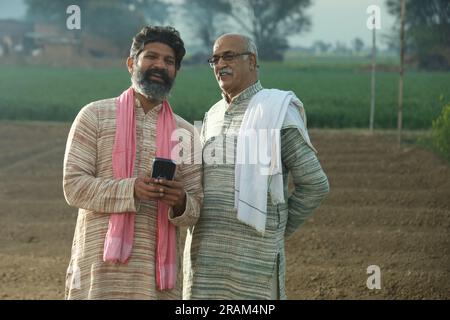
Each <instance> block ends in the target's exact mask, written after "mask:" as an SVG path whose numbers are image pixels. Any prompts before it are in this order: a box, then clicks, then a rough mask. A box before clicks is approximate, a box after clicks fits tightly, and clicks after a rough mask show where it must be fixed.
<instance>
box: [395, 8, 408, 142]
mask: <svg viewBox="0 0 450 320" xmlns="http://www.w3.org/2000/svg"><path fill="white" fill-rule="evenodd" d="M405 9H406V8H405V0H400V79H399V82H398V114H397V134H398V145H399V146H400V145H401V143H402V125H403V123H402V122H403V121H402V117H403V73H404V65H403V64H404V59H405Z"/></svg>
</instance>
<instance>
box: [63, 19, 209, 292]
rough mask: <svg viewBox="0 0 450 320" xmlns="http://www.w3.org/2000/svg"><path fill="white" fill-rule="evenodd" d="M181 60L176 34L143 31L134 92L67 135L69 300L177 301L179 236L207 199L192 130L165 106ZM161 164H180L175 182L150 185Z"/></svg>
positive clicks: (135, 48) (132, 65) (99, 107)
mask: <svg viewBox="0 0 450 320" xmlns="http://www.w3.org/2000/svg"><path fill="white" fill-rule="evenodd" d="M184 54H185V48H184V43H183V41H182V40H181V38H180V35H179V33H178V31H177V30H175V29H174V28H171V27H159V26H147V27H144V28H143V29H142V30H141V31H140V32H139V33H138V34H137V35H136V36H135V37H134V38H133V43H132V46H131V50H130V56H129V57H128V59H127V66H128V71H129V72H130V74H131V83H132V85H131V87H130V88H129V89H127V90H125V91H124V92H123V93H122V94H121V95H120V96H119V97H117V98H111V99H105V100H100V101H95V102H92V103H90V104H88V105H86V106H85V107H84V108H83V109H82V110H81V111H80V112H79V114H78V116H77V117H76V119H75V121H74V123H73V125H72V127H71V130H70V133H69V137H68V140H67V146H66V152H65V157H64V177H63V188H64V196H65V198H66V200H67V202H68V204H69V205H71V206H74V207H77V208H79V211H78V219H77V224H76V229H75V235H74V239H73V245H72V255H71V259H70V263H69V267H68V269H67V276H66V299H180V298H181V283H182V279H181V267H180V261H181V256H180V254H181V242H180V241H181V240H180V237H179V228H178V227H181V226H192V225H193V224H195V222H196V221H197V219H198V215H199V208H200V206H201V202H202V197H203V193H202V187H201V179H202V177H201V165H199V164H194V161H191V160H192V159H193V158H194V154H193V150H194V149H195V148H194V143H195V142H194V140H193V137H194V134H193V130H194V129H193V126H192V125H190V124H189V123H188V122H186V121H185V120H183V119H182V118H180V117H179V116H177V115H175V114H173V112H172V109H171V107H170V105H169V103H168V101H167V97H168V94H169V92H170V89H171V87H172V85H173V83H174V80H175V77H176V75H177V72H178V71H179V69H180V66H181V61H182V59H183V56H184ZM175 130H178V131H182V132H183V133H184V135H185V136H186V132H187V133H188V139H185V138H184V139H183V140H182V142H179V141H178V140H175V141H174V140H173V136H174V135H175V136H176V134H177V132H175V134H174V131H175ZM176 148H178V149H176ZM180 148H181V149H180ZM174 150H177V151H179V152H173V151H174ZM179 153H183V154H184V156H183V159H185V160H186V159H189V161H182V162H180V161H179V159H174V157H175V156H176V155H177V154H179ZM186 154H188V156H186ZM174 155H175V156H174ZM189 155H190V156H189ZM155 157H162V158H171V159H172V160H174V161H175V162H176V163H177V167H176V173H175V178H174V180H164V179H153V178H150V173H151V171H152V162H153V159H154V158H155Z"/></svg>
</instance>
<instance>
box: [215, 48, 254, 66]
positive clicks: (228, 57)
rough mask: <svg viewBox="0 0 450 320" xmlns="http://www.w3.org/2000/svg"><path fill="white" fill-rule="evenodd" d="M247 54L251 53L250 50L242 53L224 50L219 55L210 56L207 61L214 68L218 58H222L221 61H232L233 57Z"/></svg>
mask: <svg viewBox="0 0 450 320" xmlns="http://www.w3.org/2000/svg"><path fill="white" fill-rule="evenodd" d="M249 54H252V53H251V52H248V51H246V52H242V53H234V52H225V53H224V54H221V55H219V56H212V57H211V58H209V59H208V63H209V65H210V66H211V68H214V67H215V66H216V65H217V64H218V63H219V61H220V58H222V59H223V61H227V62H230V61H233V60H234V59H236V58H237V57H240V56H247V55H249Z"/></svg>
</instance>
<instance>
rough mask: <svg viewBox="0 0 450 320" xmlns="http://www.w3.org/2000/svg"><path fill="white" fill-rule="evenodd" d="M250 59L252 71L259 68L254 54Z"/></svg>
mask: <svg viewBox="0 0 450 320" xmlns="http://www.w3.org/2000/svg"><path fill="white" fill-rule="evenodd" d="M249 59H250V70H255V69H256V67H257V63H256V56H255V55H254V54H253V53H252V54H251V55H250V56H249Z"/></svg>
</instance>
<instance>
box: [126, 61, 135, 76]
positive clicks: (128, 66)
mask: <svg viewBox="0 0 450 320" xmlns="http://www.w3.org/2000/svg"><path fill="white" fill-rule="evenodd" d="M133 62H134V59H133V58H131V57H128V58H127V68H128V72H129V73H130V74H132V73H133Z"/></svg>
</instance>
